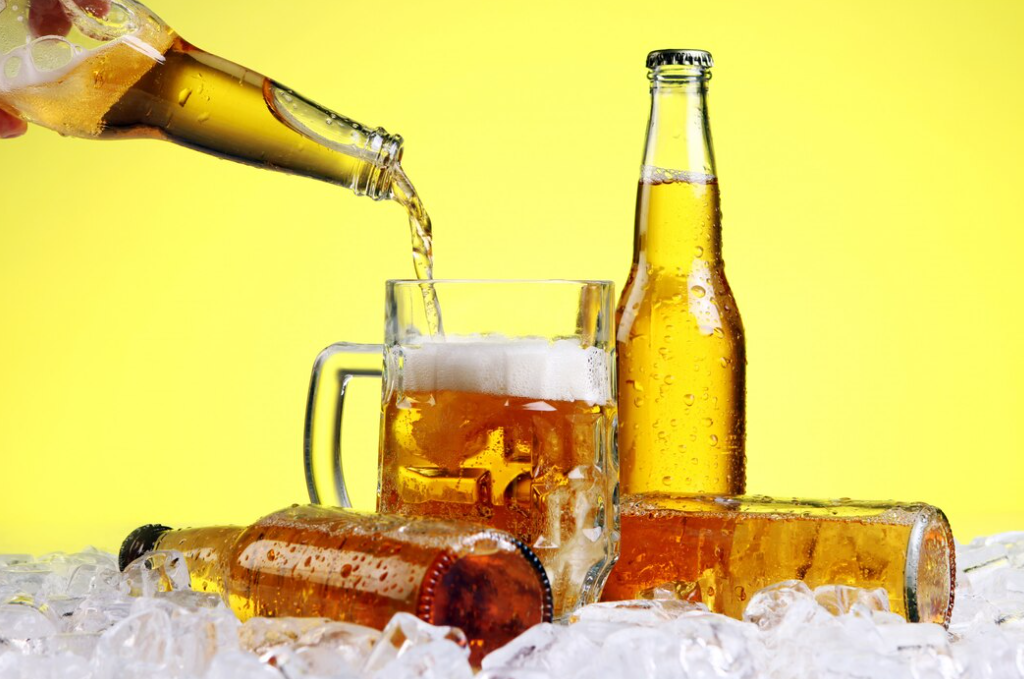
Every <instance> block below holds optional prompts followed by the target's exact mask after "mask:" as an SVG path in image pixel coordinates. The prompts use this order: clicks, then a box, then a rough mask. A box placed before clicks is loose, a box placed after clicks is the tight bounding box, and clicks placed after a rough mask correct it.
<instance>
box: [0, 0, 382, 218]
mask: <svg viewBox="0 0 1024 679" xmlns="http://www.w3.org/2000/svg"><path fill="white" fill-rule="evenodd" d="M43 4H44V3H43V0H27V1H26V2H22V3H7V4H6V6H4V5H3V4H0V13H2V14H3V15H13V14H17V15H18V16H16V17H15V16H0V24H3V25H5V26H7V27H8V28H9V29H10V30H7V31H3V32H0V62H3V63H2V65H3V68H0V107H3V108H5V109H7V110H9V111H11V112H13V113H15V114H17V115H20V116H21V117H23V118H25V119H27V120H29V121H31V122H34V123H37V124H39V125H43V126H45V127H48V128H50V129H52V130H55V131H57V132H59V133H61V134H63V135H69V136H76V137H86V138H129V137H133V138H154V139H165V140H168V141H173V142H175V143H178V144H181V145H184V146H187V147H190V148H193V149H197V150H200V151H204V152H206V153H212V154H215V155H217V156H220V157H222V158H228V159H231V160H236V161H239V162H242V163H248V164H252V165H256V166H259V167H264V168H272V169H276V170H281V171H284V172H290V173H294V174H299V175H304V176H308V177H314V178H316V179H322V180H324V181H328V182H332V183H335V184H340V185H342V186H345V187H346V188H349V189H351V190H352V191H355V192H356V193H358V194H366V195H369V196H370V197H372V198H374V199H381V198H390V197H391V192H392V186H393V179H394V177H393V173H394V170H395V166H396V164H397V161H398V159H399V156H400V155H401V144H402V140H401V137H399V136H397V135H391V134H388V133H387V132H386V131H385V130H383V129H380V128H377V129H372V128H369V127H365V126H363V125H360V124H359V123H357V122H355V121H353V120H350V119H348V118H345V117H344V116H341V115H338V114H336V113H334V112H332V111H330V110H327V109H325V108H323V107H321V106H319V105H318V104H315V103H313V102H311V101H309V100H307V99H304V98H303V97H301V96H299V95H298V94H296V93H295V92H293V91H291V90H289V89H288V88H287V87H284V86H283V85H281V84H279V83H277V82H275V81H273V80H270V79H269V78H266V77H264V76H262V75H260V74H259V73H256V72H255V71H251V70H249V69H247V68H245V67H243V66H239V65H238V64H234V63H232V62H230V61H227V60H226V59H222V58H220V57H218V56H215V55H213V54H210V53H208V52H205V51H203V50H201V49H199V48H197V47H195V46H193V45H191V44H189V43H188V42H187V41H185V40H184V39H182V38H181V37H180V36H179V35H177V33H176V32H175V31H174V30H173V29H172V28H171V27H170V26H168V25H167V24H166V23H164V22H163V21H162V20H161V19H160V18H159V17H157V16H156V15H155V14H154V13H153V12H152V11H150V10H149V9H148V8H147V7H145V6H144V5H142V4H141V3H138V2H135V1H134V0H123V1H122V2H118V3H112V4H111V6H110V7H109V9H105V5H104V4H103V3H78V4H76V3H72V2H64V3H60V4H59V6H56V7H53V8H51V9H54V10H56V11H57V12H58V13H59V12H61V11H65V12H69V13H71V15H70V17H69V19H70V23H68V22H63V23H61V22H53V21H49V22H45V21H41V20H39V19H37V14H43V13H45V12H44V10H43V9H42V7H43ZM49 4H50V5H57V3H55V2H52V0H51V2H49ZM19 5H20V6H19ZM35 5H38V7H36V6H35ZM100 7H104V9H103V10H100V9H98V8H100ZM95 12H101V13H102V16H99V15H97V14H95ZM16 19H17V22H16V21H15V20H16ZM40 31H43V32H48V31H57V34H56V35H36V33H38V32H40Z"/></svg>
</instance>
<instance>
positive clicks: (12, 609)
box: [0, 533, 1024, 679]
mask: <svg viewBox="0 0 1024 679" xmlns="http://www.w3.org/2000/svg"><path fill="white" fill-rule="evenodd" d="M957 563H958V568H959V572H958V584H957V591H956V607H955V609H954V613H953V622H952V624H951V625H950V627H949V630H948V631H947V630H945V629H943V628H942V627H940V626H938V625H926V624H919V625H911V624H907V623H905V622H904V621H903V620H902V619H901V618H900V617H899V616H897V615H895V614H893V613H890V612H888V602H887V600H886V598H885V595H884V592H882V591H880V590H877V591H865V590H856V589H852V588H847V587H835V586H831V587H819V588H817V589H816V590H814V591H811V590H810V589H808V588H807V587H806V586H804V585H803V584H801V583H795V582H791V583H781V584H779V585H776V586H774V587H769V588H767V589H765V590H762V591H761V592H759V593H758V594H757V595H756V596H754V597H752V598H751V601H750V604H749V605H748V607H747V611H746V615H745V619H744V620H743V621H739V620H732V619H730V618H726V617H723V616H720V615H715V614H713V613H709V612H707V610H706V609H704V608H703V607H700V606H693V605H690V604H684V603H681V602H675V601H663V602H661V601H644V602H623V603H619V604H597V605H593V606H589V607H587V608H584V609H583V610H582V611H580V612H579V613H578V615H577V616H576V618H575V620H574V622H573V623H572V624H570V625H567V626H556V625H538V626H537V627H534V628H533V629H531V630H529V631H528V632H526V633H525V634H523V635H522V636H520V637H519V638H518V639H516V640H515V641H513V642H512V643H511V644H509V645H507V646H505V647H504V648H501V649H499V650H497V651H495V652H493V653H491V654H490V655H489V656H488V657H487V658H485V660H484V662H483V669H482V671H481V672H480V674H478V675H477V676H478V678H483V679H546V678H548V677H552V678H557V679H567V678H583V677H586V678H588V679H589V678H598V677H600V678H606V677H607V678H616V677H629V678H631V679H632V678H644V677H651V678H655V677H657V678H658V679H662V678H666V679H667V678H669V677H699V678H705V677H707V678H710V677H737V678H744V679H746V678H751V679H752V678H755V677H772V678H780V679H781V678H790V677H792V678H793V679H796V678H800V679H805V678H807V677H843V678H854V677H856V678H858V679H863V678H868V677H880V678H881V677H884V678H885V679H897V678H900V677H912V678H914V679H924V678H926V677H936V678H941V679H945V678H947V677H972V678H975V677H977V678H982V677H985V678H987V677H992V678H999V679H1003V678H1007V677H1024V533H1008V534H1004V535H997V536H993V537H988V538H979V539H977V540H975V541H974V542H972V543H970V544H968V545H960V546H959V547H958V550H957ZM472 676H473V670H472V669H471V668H470V665H469V662H468V651H467V650H466V648H465V639H464V637H463V636H462V634H461V632H460V631H459V630H453V629H449V628H439V627H431V626H430V625H427V624H425V623H423V622H420V621H419V620H417V619H416V618H414V617H412V616H410V615H405V614H401V615H398V616H396V617H395V618H394V619H393V620H392V621H391V623H390V624H389V625H388V627H387V628H386V629H385V630H384V631H383V632H379V631H377V630H372V629H368V628H365V627H360V626H357V625H352V624H347V623H341V622H331V621H326V620H317V619H301V618H281V619H276V620H272V619H265V618H256V619H253V620H249V621H247V622H245V623H240V622H239V621H238V620H237V619H236V618H235V616H234V615H233V614H232V613H231V611H230V610H228V609H227V608H226V607H225V606H224V604H223V603H221V601H220V599H219V598H217V597H216V596H213V595H209V594H201V593H197V592H192V591H191V590H189V589H188V575H187V572H186V571H185V569H184V566H183V564H182V563H181V560H180V558H177V557H176V555H175V554H174V553H164V554H158V555H157V556H155V557H152V558H151V559H150V560H149V561H148V562H147V563H143V562H142V561H141V560H140V561H139V562H136V563H135V564H133V565H132V567H130V568H129V570H128V571H127V572H126V573H124V574H121V573H119V572H118V571H117V567H116V560H115V558H114V557H113V556H112V555H110V554H106V553H103V552H99V551H85V552H82V553H79V554H70V555H67V554H51V555H47V556H44V557H41V558H38V559H33V558H30V557H27V556H24V555H10V556H0V677H2V678H3V679H8V678H24V679H49V678H50V677H53V678H56V677H74V678H82V679H85V678H91V679H115V678H116V679H134V678H139V679H141V678H143V677H144V678H146V679H163V678H171V677H174V678H181V679H186V678H187V679H192V678H195V679H199V678H202V679H282V678H287V679H328V678H332V679H333V678H337V679H355V678H361V677H366V678H378V677H387V678H389V679H390V678H394V679H406V678H410V679H411V678H413V677H422V678H424V679H426V678H431V679H434V678H436V679H463V678H468V677H472Z"/></svg>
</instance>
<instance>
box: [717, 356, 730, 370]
mask: <svg viewBox="0 0 1024 679" xmlns="http://www.w3.org/2000/svg"><path fill="white" fill-rule="evenodd" d="M718 362H719V363H720V364H721V365H722V367H723V368H728V367H729V359H728V357H726V356H723V357H721V358H720V359H718Z"/></svg>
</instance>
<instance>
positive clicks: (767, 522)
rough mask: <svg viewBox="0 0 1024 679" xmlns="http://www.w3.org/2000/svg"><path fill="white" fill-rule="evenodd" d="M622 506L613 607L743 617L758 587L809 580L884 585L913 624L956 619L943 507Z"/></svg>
mask: <svg viewBox="0 0 1024 679" xmlns="http://www.w3.org/2000/svg"><path fill="white" fill-rule="evenodd" d="M621 509H622V537H621V555H620V557H619V561H618V563H617V564H616V565H615V568H614V569H613V570H612V575H611V577H610V578H609V580H608V585H607V586H606V587H605V590H604V594H603V598H604V599H605V600H606V601H615V600H621V599H635V598H650V597H666V596H674V597H676V598H680V599H686V600H690V601H695V602H696V601H700V602H703V603H705V604H707V605H708V607H710V608H711V610H712V611H715V612H717V613H724V614H726V615H730V616H732V617H735V618H739V617H741V616H742V615H743V611H744V609H745V608H746V605H747V601H748V600H749V598H750V597H751V596H752V595H753V594H754V593H755V592H757V591H758V590H759V589H762V588H764V587H767V586H769V585H773V584H776V583H778V582H782V581H784V580H802V581H804V582H805V583H807V585H808V586H810V587H817V586H819V585H851V586H855V587H862V588H865V589H874V588H879V587H881V588H884V589H885V590H886V592H887V594H888V595H889V604H890V607H891V610H892V611H893V612H895V613H898V614H900V615H902V616H903V617H905V618H906V619H907V620H909V621H911V622H936V623H941V624H948V623H949V616H950V613H951V612H952V609H953V591H954V578H955V577H956V567H955V563H954V559H955V550H954V543H953V534H952V532H951V530H950V527H949V522H948V521H947V520H946V517H945V515H944V514H943V513H942V511H941V510H939V509H937V508H936V507H932V506H930V505H926V504H900V503H892V502H858V501H853V500H834V501H819V500H780V499H773V498H769V497H753V496H752V497H746V498H744V497H738V498H715V497H693V496H672V495H658V494H650V495H644V496H626V497H623V498H622V508H621Z"/></svg>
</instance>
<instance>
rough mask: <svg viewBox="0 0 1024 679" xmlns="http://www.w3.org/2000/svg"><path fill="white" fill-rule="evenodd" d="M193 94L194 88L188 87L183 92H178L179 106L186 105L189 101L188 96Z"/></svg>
mask: <svg viewBox="0 0 1024 679" xmlns="http://www.w3.org/2000/svg"><path fill="white" fill-rule="evenodd" d="M191 96H192V88H190V87H186V88H185V89H183V90H182V91H181V92H178V106H182V107H184V106H185V104H187V103H188V98H189V97H191Z"/></svg>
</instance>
